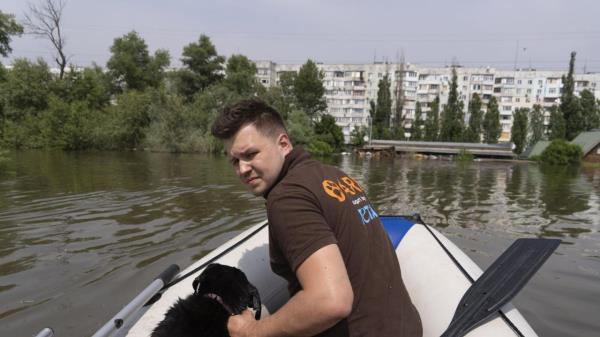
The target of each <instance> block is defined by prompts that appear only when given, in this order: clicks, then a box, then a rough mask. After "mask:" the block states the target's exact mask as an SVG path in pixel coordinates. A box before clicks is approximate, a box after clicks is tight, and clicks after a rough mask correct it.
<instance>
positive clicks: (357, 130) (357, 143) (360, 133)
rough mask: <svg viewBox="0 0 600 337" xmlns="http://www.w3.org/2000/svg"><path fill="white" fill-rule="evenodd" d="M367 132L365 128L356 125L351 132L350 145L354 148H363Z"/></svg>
mask: <svg viewBox="0 0 600 337" xmlns="http://www.w3.org/2000/svg"><path fill="white" fill-rule="evenodd" d="M366 135H367V130H366V129H365V127H363V126H358V125H355V126H354V129H353V130H352V131H351V132H350V144H351V145H352V146H354V147H361V146H363V145H365V136H366Z"/></svg>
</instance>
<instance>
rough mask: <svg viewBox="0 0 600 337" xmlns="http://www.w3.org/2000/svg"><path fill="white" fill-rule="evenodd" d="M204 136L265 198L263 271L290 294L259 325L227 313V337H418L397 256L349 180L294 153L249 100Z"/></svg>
mask: <svg viewBox="0 0 600 337" xmlns="http://www.w3.org/2000/svg"><path fill="white" fill-rule="evenodd" d="M212 134H213V135H214V136H215V137H217V138H219V139H221V140H223V142H224V145H225V149H226V152H227V155H228V157H229V159H230V161H231V164H232V165H233V168H234V170H235V173H236V174H237V175H238V177H239V178H240V179H241V181H242V182H243V183H244V184H245V185H247V187H248V188H249V189H250V190H251V191H252V193H253V194H254V195H257V196H263V197H264V198H265V199H266V200H267V216H268V220H269V251H270V258H271V268H272V270H273V271H274V272H275V273H277V274H278V275H280V276H282V277H284V278H285V279H286V280H287V281H288V284H289V290H290V295H291V298H290V300H289V301H288V302H287V303H286V304H285V305H284V306H283V307H281V308H280V309H279V310H278V311H277V312H275V313H274V314H273V315H271V316H269V317H266V318H264V319H262V320H260V321H256V320H254V318H253V316H252V314H251V313H250V312H249V311H246V312H244V313H243V314H241V315H237V316H232V317H231V318H230V319H229V322H228V330H229V333H230V335H231V336H232V337H246V336H247V337H263V336H314V335H319V336H346V335H349V336H377V337H391V336H421V332H422V330H421V323H420V319H419V315H418V313H417V311H416V310H415V308H414V306H413V305H412V303H411V302H410V298H409V296H408V294H407V292H406V289H405V287H404V284H403V283H402V278H401V275H400V268H399V265H398V261H397V258H396V254H395V252H394V250H393V248H392V246H391V243H390V241H389V238H388V237H387V234H386V232H385V230H384V229H383V226H382V225H381V222H380V220H379V217H378V215H377V213H376V212H375V211H374V209H373V207H371V205H370V203H369V202H368V200H367V198H366V195H365V193H364V190H363V189H362V187H360V186H359V185H358V184H357V183H356V181H355V180H353V179H352V178H350V177H348V176H347V175H346V174H345V173H343V172H342V171H340V170H338V169H336V168H334V167H330V166H326V165H322V164H321V163H319V162H318V161H316V160H312V159H310V156H309V155H308V153H306V152H305V151H303V150H302V149H301V148H293V147H292V143H291V141H290V139H289V136H288V134H287V132H286V129H285V126H284V123H283V120H282V119H281V116H280V115H279V113H277V111H275V110H274V109H273V108H271V107H270V106H268V105H266V104H265V103H264V102H262V101H260V100H257V99H249V100H243V101H240V102H238V103H237V104H234V105H232V106H228V107H226V108H225V109H224V110H223V111H222V112H221V114H220V115H219V116H218V117H217V120H216V121H215V123H214V124H213V126H212Z"/></svg>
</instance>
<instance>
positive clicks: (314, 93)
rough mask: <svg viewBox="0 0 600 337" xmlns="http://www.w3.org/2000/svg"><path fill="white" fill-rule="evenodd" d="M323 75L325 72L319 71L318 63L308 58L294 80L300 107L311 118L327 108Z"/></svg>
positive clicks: (295, 92)
mask: <svg viewBox="0 0 600 337" xmlns="http://www.w3.org/2000/svg"><path fill="white" fill-rule="evenodd" d="M323 77H324V74H323V72H322V71H319V69H318V68H317V65H316V64H315V63H314V62H313V61H312V60H308V61H306V63H305V64H303V65H302V67H300V71H298V76H297V77H296V79H295V81H294V96H296V102H297V103H298V107H299V108H300V109H302V110H304V112H306V114H308V116H309V117H310V118H311V120H314V119H315V118H316V117H318V116H319V114H321V113H322V112H324V111H325V110H326V109H327V101H326V100H325V96H324V95H325V87H324V86H323Z"/></svg>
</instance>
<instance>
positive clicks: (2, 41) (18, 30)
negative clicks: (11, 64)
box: [0, 11, 23, 57]
mask: <svg viewBox="0 0 600 337" xmlns="http://www.w3.org/2000/svg"><path fill="white" fill-rule="evenodd" d="M21 34H23V26H21V25H20V24H18V23H17V21H16V20H15V16H14V15H13V14H8V13H3V12H2V11H0V55H2V56H4V57H7V56H8V54H10V53H11V52H12V48H10V42H11V37H12V36H20V35H21Z"/></svg>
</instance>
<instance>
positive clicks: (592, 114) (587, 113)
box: [580, 89, 600, 131]
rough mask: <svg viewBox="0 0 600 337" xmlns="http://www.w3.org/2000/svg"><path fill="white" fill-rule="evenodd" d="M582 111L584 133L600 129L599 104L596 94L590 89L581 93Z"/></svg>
mask: <svg viewBox="0 0 600 337" xmlns="http://www.w3.org/2000/svg"><path fill="white" fill-rule="evenodd" d="M580 102H581V111H582V115H583V121H584V125H583V131H589V130H592V129H596V128H599V127H600V114H599V113H598V112H599V111H598V103H597V102H596V97H595V96H594V93H593V92H592V91H590V90H588V89H585V90H582V91H581V93H580Z"/></svg>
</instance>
